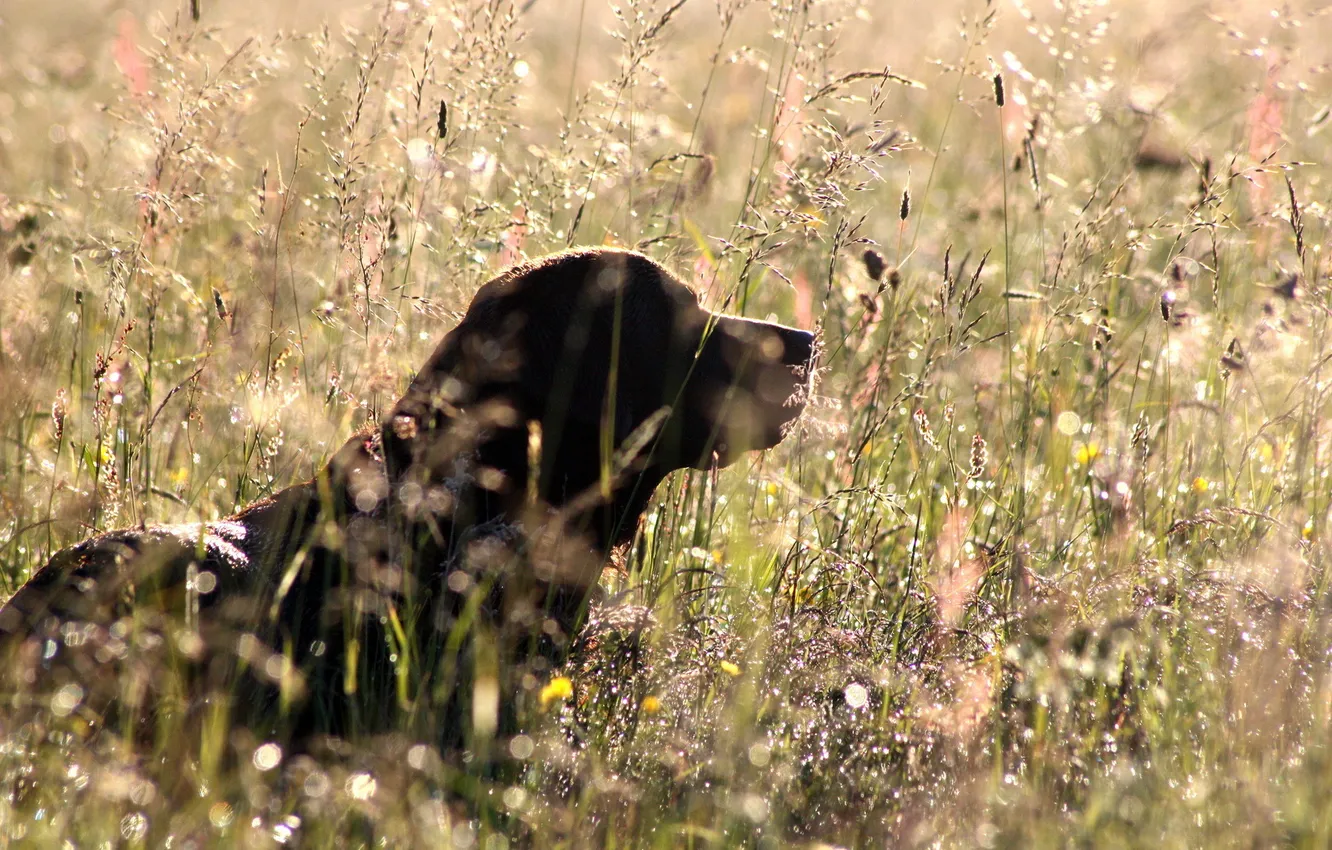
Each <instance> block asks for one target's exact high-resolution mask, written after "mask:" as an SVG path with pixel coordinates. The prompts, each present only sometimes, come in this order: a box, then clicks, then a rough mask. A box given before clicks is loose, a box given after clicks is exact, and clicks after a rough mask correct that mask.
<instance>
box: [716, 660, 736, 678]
mask: <svg viewBox="0 0 1332 850" xmlns="http://www.w3.org/2000/svg"><path fill="white" fill-rule="evenodd" d="M719 666H720V667H721V668H722V672H723V673H725V674H727V675H728V676H739V675H740V665H739V664H736V663H735V662H734V661H723V662H722V663H721V664H720V665H719Z"/></svg>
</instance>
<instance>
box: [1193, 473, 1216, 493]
mask: <svg viewBox="0 0 1332 850" xmlns="http://www.w3.org/2000/svg"><path fill="white" fill-rule="evenodd" d="M1211 486H1212V482H1210V481H1208V480H1207V479H1206V478H1203V477H1202V476H1201V475H1199V476H1198V477H1197V478H1195V479H1193V492H1195V493H1206V492H1207V488H1209V487H1211Z"/></svg>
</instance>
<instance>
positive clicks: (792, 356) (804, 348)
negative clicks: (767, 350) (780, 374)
mask: <svg viewBox="0 0 1332 850" xmlns="http://www.w3.org/2000/svg"><path fill="white" fill-rule="evenodd" d="M780 334H781V337H782V365H784V366H804V365H805V364H806V363H808V362H810V361H811V360H813V359H814V334H812V333H810V332H809V331H802V330H798V329H796V328H781V329H780Z"/></svg>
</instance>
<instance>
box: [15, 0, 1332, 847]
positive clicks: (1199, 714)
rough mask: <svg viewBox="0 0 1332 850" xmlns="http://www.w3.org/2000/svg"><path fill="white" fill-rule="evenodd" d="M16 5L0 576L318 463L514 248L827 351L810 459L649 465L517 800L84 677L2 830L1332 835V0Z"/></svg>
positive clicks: (800, 453) (535, 726) (393, 387)
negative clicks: (773, 327)
mask: <svg viewBox="0 0 1332 850" xmlns="http://www.w3.org/2000/svg"><path fill="white" fill-rule="evenodd" d="M192 8H193V9H197V10H198V12H199V15H198V19H197V20H196V19H194V18H193V17H192V16H191V9H192ZM0 17H2V18H3V25H0V48H2V49H0V56H3V59H0V193H2V194H0V253H2V254H3V258H2V259H0V391H2V392H3V394H4V399H5V402H6V403H5V404H4V405H3V406H0V433H3V435H4V440H3V443H0V506H2V509H0V577H3V582H4V585H5V590H12V588H14V587H17V586H18V584H20V583H21V582H22V581H23V580H24V579H25V578H26V577H27V576H28V575H29V574H30V573H31V571H32V570H34V569H35V568H37V567H39V566H40V565H41V564H42V563H44V562H45V560H46V559H47V558H48V557H49V555H50V554H51V553H52V552H53V551H55V550H57V549H59V548H62V547H64V546H66V545H69V544H71V543H73V542H76V541H78V540H80V539H83V538H84V537H86V536H88V535H89V534H90V533H92V532H93V531H94V530H102V529H106V528H112V527H123V526H131V525H134V524H137V523H140V522H194V521H198V520H200V519H211V518H215V517H219V516H223V515H225V514H227V513H230V512H231V511H233V510H235V509H236V508H237V507H239V506H241V505H244V504H246V503H248V502H250V501H252V500H254V499H256V498H259V497H262V496H264V495H267V494H269V493H271V492H273V491H275V490H277V489H280V488H282V487H284V486H287V485H288V484H290V483H293V482H295V481H298V480H302V479H303V478H305V477H308V476H309V475H310V474H311V473H312V471H313V470H314V469H316V468H317V466H318V465H319V464H320V463H321V462H322V461H324V460H325V459H326V458H327V455H328V454H329V452H331V451H332V450H333V449H334V448H336V447H337V446H338V445H340V443H341V441H342V440H343V439H344V438H345V437H346V436H347V435H348V434H350V433H351V432H352V430H353V429H355V428H356V427H359V426H360V425H362V424H363V423H365V422H367V421H377V419H378V417H379V416H380V414H381V413H382V412H383V411H384V410H385V409H386V406H387V405H391V404H392V402H393V401H394V400H395V399H396V398H397V396H398V394H399V393H400V392H401V390H402V388H403V387H404V386H405V383H406V380H407V378H408V376H409V375H410V372H411V370H412V369H413V368H415V367H417V366H419V365H420V364H421V363H422V361H423V360H424V357H425V356H426V354H427V353H428V352H429V350H430V349H431V348H432V346H433V344H434V342H435V341H436V340H438V338H439V337H440V336H441V335H442V334H443V333H444V331H446V330H447V329H448V328H449V327H451V326H452V323H453V321H454V319H455V317H456V313H457V311H459V310H461V309H463V308H464V307H465V306H466V304H467V302H468V300H469V298H470V296H471V293H472V292H473V291H474V290H475V288H476V287H477V286H478V285H479V284H480V283H481V282H483V281H484V280H485V279H487V278H488V277H489V276H491V275H493V274H494V273H496V272H497V271H498V270H499V269H501V268H503V267H505V266H506V265H508V264H509V263H511V262H513V261H515V260H517V259H520V258H524V257H531V256H537V255H540V254H543V253H546V252H548V251H552V250H557V249H560V248H563V247H565V246H566V245H569V244H590V245H596V244H615V245H623V246H629V247H638V248H640V249H641V250H644V251H645V252H647V253H649V254H651V255H652V256H654V257H656V258H658V259H660V260H662V261H663V262H665V263H667V264H668V265H670V266H671V267H672V268H673V269H675V270H676V271H677V272H678V273H680V275H681V276H682V277H684V278H686V279H688V280H690V281H691V282H692V283H694V284H695V285H696V286H697V287H698V288H699V290H700V291H701V292H703V293H704V294H705V302H706V304H707V306H709V307H710V308H713V309H725V310H727V311H730V312H736V313H740V312H743V313H744V314H745V315H749V316H755V317H759V318H765V317H768V316H772V317H775V318H777V319H779V320H781V321H784V322H787V323H792V324H797V325H801V326H804V327H811V328H813V327H817V328H819V329H820V330H821V333H822V350H823V356H822V361H821V366H820V369H821V373H820V377H819V384H818V387H817V389H816V397H815V398H814V399H813V400H812V401H811V403H810V405H809V409H808V412H807V414H806V416H805V418H804V420H803V421H802V422H801V427H800V428H799V429H798V431H796V432H795V433H793V434H792V435H791V436H790V437H789V438H788V439H787V441H786V442H784V443H783V444H782V445H781V446H780V447H779V448H777V449H775V450H773V451H771V452H767V453H765V454H763V455H755V456H753V457H752V458H751V459H749V460H747V461H745V462H743V463H740V464H738V465H737V466H736V467H734V468H731V469H728V470H725V471H722V472H720V473H690V474H682V475H679V476H677V477H674V478H672V479H670V480H669V481H667V482H666V483H664V484H663V485H662V486H661V487H660V488H659V490H658V493H657V496H656V501H655V502H654V505H653V507H652V509H651V510H650V512H649V514H648V516H647V517H646V521H645V523H644V525H643V529H642V533H641V534H640V536H639V538H638V539H637V541H636V543H635V547H634V549H633V550H632V551H631V552H630V553H628V554H627V556H626V557H625V558H624V559H623V569H621V570H618V571H614V572H610V571H608V574H607V575H606V576H605V578H604V580H603V585H604V586H605V590H606V591H607V593H608V595H609V596H610V598H611V600H612V602H613V603H614V604H613V605H608V606H607V607H605V608H604V609H602V610H599V611H598V612H596V613H595V615H594V618H593V620H594V622H593V623H592V624H591V625H590V626H589V630H588V632H587V633H586V634H585V635H584V636H583V639H582V641H581V643H580V647H581V649H580V652H579V653H577V654H576V655H575V657H574V658H573V660H572V661H571V662H570V663H569V665H568V666H567V668H566V669H564V670H560V671H554V672H553V673H552V675H551V676H550V677H549V679H547V680H545V681H541V682H537V683H535V684H534V688H535V690H534V693H535V694H536V695H537V698H536V699H534V700H533V706H532V710H531V712H530V716H529V717H528V718H527V725H526V731H525V733H524V734H523V735H521V736H519V737H518V738H515V739H513V740H511V741H508V742H506V743H505V744H504V745H505V746H507V748H508V753H509V754H510V755H511V756H512V757H513V759H514V761H515V762H517V763H520V764H522V765H524V767H523V769H522V770H521V771H518V772H517V773H515V775H511V776H510V775H497V774H495V773H487V771H485V770H483V769H480V768H477V769H472V768H471V767H469V766H468V764H467V763H466V762H459V761H458V760H456V759H452V758H451V757H450V756H449V754H447V753H446V754H441V753H439V752H437V751H436V750H435V748H434V747H433V746H432V744H431V742H428V741H427V742H418V741H414V740H408V739H406V738H393V739H392V740H356V739H354V740H350V741H348V742H347V745H346V747H345V749H344V750H342V751H340V752H336V753H330V754H328V756H327V757H326V758H325V759H316V758H312V757H309V756H289V754H287V753H284V752H282V750H281V747H279V746H278V745H277V744H275V743H273V742H265V741H256V740H250V739H248V738H247V736H246V735H245V734H243V733H232V732H231V731H230V730H229V729H228V728H227V725H226V723H225V718H224V717H219V718H217V719H216V722H215V723H213V724H212V725H205V727H204V728H202V729H200V730H196V731H195V732H194V733H193V734H197V735H198V736H199V737H200V741H199V742H198V745H197V746H194V747H192V748H191V749H192V752H194V753H196V754H197V758H195V759H194V760H192V761H190V762H189V763H184V764H181V763H168V764H163V763H162V760H163V758H164V755H163V754H165V753H167V752H177V751H178V750H175V749H173V746H172V741H171V738H172V735H173V733H174V732H179V731H180V730H179V729H175V728H173V727H171V726H170V725H169V723H168V724H166V725H164V728H163V729H162V731H161V734H160V736H159V737H160V746H159V748H158V749H157V750H154V751H152V752H131V751H130V749H129V748H128V747H127V746H124V745H122V744H119V743H117V742H116V741H114V740H111V738H112V736H109V735H104V736H101V737H99V738H95V739H92V740H87V741H85V740H84V739H83V737H82V735H81V729H80V726H79V724H80V715H79V712H78V711H77V707H78V703H79V701H80V699H81V696H80V695H79V694H75V693H73V692H62V694H61V695H60V701H59V702H54V703H53V704H52V705H51V706H50V709H51V715H52V718H53V719H52V726H51V728H52V729H53V730H54V731H53V732H52V734H51V736H50V737H49V738H48V739H47V740H45V741H38V740H34V739H33V738H32V737H24V735H23V734H22V733H21V732H18V731H16V732H15V734H13V735H11V736H10V737H9V738H7V739H6V740H4V741H2V742H0V775H3V777H4V787H5V790H6V796H5V797H4V798H3V799H2V800H0V831H3V834H5V835H6V836H7V837H8V838H9V839H10V840H13V841H20V842H30V843H32V844H35V845H37V846H60V845H61V843H62V842H63V841H65V840H69V841H72V842H75V843H76V844H78V845H79V846H83V845H85V844H87V845H92V844H95V843H97V842H102V841H112V842H118V841H124V842H126V843H131V844H132V843H134V842H136V841H138V842H144V843H148V844H153V845H156V844H158V843H160V842H161V841H163V840H164V839H165V838H166V836H168V835H171V836H173V846H186V845H189V844H193V845H195V846H203V845H205V844H212V843H224V844H226V843H230V844H236V845H243V846H252V844H253V843H254V842H255V841H257V840H259V838H260V837H262V838H263V839H264V840H271V841H278V842H293V841H300V842H304V843H305V844H306V845H307V846H323V845H324V844H327V843H330V842H335V841H336V842H338V843H340V844H341V845H344V846H361V845H370V844H374V843H382V844H383V845H384V846H396V845H400V844H408V843H420V844H423V845H430V846H444V845H446V844H451V845H452V846H455V847H461V848H465V847H472V846H476V847H484V848H500V847H504V846H510V845H523V844H531V845H536V846H553V845H561V846H569V847H586V846H642V845H651V846H713V845H724V846H733V845H736V846H749V845H765V846H784V845H787V844H800V843H802V842H808V843H810V844H811V845H814V844H818V843H825V844H834V845H846V846H861V845H863V846H882V845H884V844H885V843H888V844H890V845H892V846H898V845H912V846H914V845H946V846H954V845H973V844H975V845H982V846H1032V845H1050V846H1064V845H1067V844H1070V843H1075V842H1079V843H1082V842H1085V843H1088V844H1097V845H1103V846H1125V845H1135V844H1142V845H1150V846H1174V847H1198V846H1218V845H1232V844H1233V845H1246V846H1255V845H1256V846H1270V845H1273V844H1285V843H1291V844H1299V845H1309V846H1322V845H1325V844H1326V843H1328V841H1329V840H1330V833H1332V816H1329V809H1328V806H1327V804H1326V800H1327V799H1328V797H1329V793H1330V792H1332V750H1330V749H1329V744H1328V724H1329V722H1332V679H1329V677H1328V675H1327V659H1328V653H1329V650H1330V649H1332V629H1330V628H1329V627H1330V626H1332V620H1330V619H1329V617H1328V607H1329V599H1330V597H1329V591H1330V589H1329V585H1328V578H1327V568H1328V561H1327V560H1326V558H1325V555H1326V554H1327V549H1326V545H1325V538H1326V535H1327V533H1328V518H1329V502H1330V501H1332V482H1329V451H1332V447H1330V446H1329V440H1328V435H1329V433H1332V432H1330V431H1329V428H1328V426H1327V422H1326V421H1325V414H1327V413H1328V412H1329V410H1328V405H1329V400H1328V382H1329V376H1328V371H1329V366H1328V364H1327V363H1326V362H1325V351H1326V349H1327V335H1328V324H1329V319H1328V316H1329V307H1330V306H1332V301H1330V299H1329V288H1328V269H1327V261H1326V260H1325V259H1324V258H1323V251H1322V247H1323V243H1324V242H1325V241H1326V236H1327V215H1328V205H1329V203H1330V202H1332V200H1330V199H1329V197H1328V179H1327V174H1326V170H1325V168H1324V166H1323V163H1325V162H1326V161H1327V160H1328V158H1329V157H1328V150H1327V139H1328V138H1329V135H1328V132H1327V131H1326V127H1327V125H1328V123H1329V118H1328V115H1329V112H1328V107H1329V104H1328V102H1327V98H1326V91H1327V80H1326V76H1327V74H1326V67H1327V63H1328V62H1329V56H1328V55H1327V54H1328V48H1327V47H1326V45H1328V44H1330V43H1332V40H1329V35H1332V33H1330V32H1329V29H1328V28H1329V23H1328V20H1327V16H1326V15H1322V14H1318V13H1316V10H1315V9H1314V7H1313V6H1312V5H1309V6H1308V8H1306V7H1305V6H1300V5H1297V6H1293V7H1282V8H1281V11H1279V12H1272V11H1270V10H1269V9H1267V8H1263V7H1261V6H1260V5H1259V4H1234V5H1233V6H1225V7H1216V8H1213V9H1211V12H1210V13H1206V14H1205V13H1204V12H1203V10H1201V9H1195V8H1192V7H1190V8H1187V9H1185V8H1179V9H1175V8H1173V7H1167V6H1163V5H1161V4H1151V3H1146V2H1123V3H1114V4H1097V3H1060V4H1057V5H1041V4H1031V5H1027V4H1004V5H999V4H989V5H987V4H985V3H983V2H977V3H961V4H935V5H933V6H931V7H929V9H928V16H927V15H925V14H924V13H923V12H922V10H921V9H919V8H917V7H913V6H911V4H888V3H869V2H866V3H855V2H851V0H845V2H842V1H841V0H839V1H838V2H829V3H821V4H812V5H809V6H807V5H806V4H802V3H785V2H773V3H770V4H758V3H747V2H743V1H742V0H737V1H736V2H721V3H719V4H710V3H699V4H697V5H695V4H694V3H686V4H684V5H683V6H678V7H677V5H676V4H673V3H669V2H656V3H654V2H647V0H636V1H635V2H630V3H627V4H624V5H623V6H622V7H621V8H620V9H619V10H618V11H616V12H614V13H612V12H611V11H608V9H607V8H605V7H603V6H602V5H600V4H597V3H592V2H588V3H582V2H571V3H555V2H546V0H538V1H537V2H535V3H515V4H510V3H505V2H457V3H443V4H436V5H433V6H426V5H424V4H421V3H416V2H405V3H397V4H370V5H367V6H364V7H362V6H358V5H356V4H351V3H347V4H338V5H336V6H335V4H314V5H311V6H309V7H308V8H300V7H299V6H297V7H293V8H288V9H285V10H282V11H272V10H270V9H269V6H268V5H266V4H254V3H249V2H240V0H237V2H208V1H207V0H205V2H202V3H199V4H191V3H181V4H165V5H153V4H142V5H137V6H135V7H134V8H132V9H129V10H123V9H121V8H120V7H116V10H114V11H113V10H110V9H106V10H97V11H95V12H94V11H92V10H89V9H88V8H86V4H83V3H64V2H60V0H56V2H45V3H32V2H27V0H20V2H17V3H10V4H8V5H7V6H6V7H5V8H4V9H2V10H0ZM996 78H998V79H1000V80H1002V88H1003V98H1002V105H1000V104H999V103H998V102H997V98H996V94H997V86H996Z"/></svg>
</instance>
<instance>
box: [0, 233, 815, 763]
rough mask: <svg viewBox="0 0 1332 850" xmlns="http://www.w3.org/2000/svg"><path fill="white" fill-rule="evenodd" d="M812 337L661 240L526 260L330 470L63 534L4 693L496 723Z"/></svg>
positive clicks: (786, 382)
mask: <svg viewBox="0 0 1332 850" xmlns="http://www.w3.org/2000/svg"><path fill="white" fill-rule="evenodd" d="M815 349H816V341H815V335H814V334H812V333H810V332H807V331H803V330H797V329H794V328H789V327H784V326H781V325H777V324H773V323H769V322H760V321H753V320H749V319H743V318H736V317H732V316H723V315H718V314H714V313H710V312H708V311H706V310H704V309H703V308H702V307H701V306H700V305H699V302H698V298H697V296H696V294H695V293H694V292H693V291H692V290H691V289H690V288H689V287H688V286H687V285H686V284H684V283H683V282H681V281H680V280H679V279H677V278H676V277H674V276H673V275H672V274H671V273H670V272H669V271H667V270H666V269H665V268H664V267H662V266H661V265H659V264H657V263H656V262H654V261H652V260H651V259H649V258H647V257H646V256H643V255H641V254H638V253H634V252H630V251H622V250H611V249H591V250H573V251H569V252H565V253H561V254H556V255H553V256H549V257H546V258H543V259H539V260H535V261H532V262H528V263H525V264H521V265H518V266H515V267H513V268H510V269H509V270H507V271H505V272H503V273H502V274H500V275H499V276H498V277H496V278H494V279H493V280H491V281H489V282H488V283H486V284H484V285H483V286H482V287H481V288H480V290H479V291H478V292H477V293H476V295H475V297H474V299H473V300H472V302H471V305H470V307H469V309H468V310H467V312H466V314H465V315H464V316H463V318H462V319H461V321H460V322H459V324H458V325H457V326H456V327H455V328H454V329H453V330H452V331H450V332H449V333H448V334H447V335H446V336H445V337H444V338H443V340H442V341H441V342H440V344H439V346H438V347H437V348H436V350H435V351H434V353H433V354H432V355H431V357H430V358H429V360H428V361H427V362H426V364H425V366H424V368H423V369H422V370H421V371H420V373H419V374H418V375H417V376H416V377H415V379H414V380H413V381H412V382H411V384H410V386H409V387H408V389H407V391H406V393H405V394H404V395H403V397H402V398H401V399H400V400H399V401H398V402H397V403H396V404H395V405H394V406H393V407H392V409H391V410H390V411H389V412H388V414H387V415H386V416H385V417H384V418H383V421H382V423H381V425H380V426H379V427H377V428H373V429H365V430H362V431H361V432H359V433H357V434H355V435H353V436H352V437H351V438H350V439H349V440H348V441H347V443H346V444H345V445H344V446H343V447H342V448H341V449H340V450H339V451H337V452H336V453H335V454H334V455H333V456H332V458H331V459H330V460H329V462H328V463H327V465H326V466H325V467H324V468H323V469H322V470H321V471H320V472H319V473H318V474H317V475H316V476H315V477H314V478H313V479H311V480H310V481H307V482H305V483H302V484H298V485H295V486H292V487H289V488H287V489H285V490H282V491H280V492H278V493H276V494H275V495H273V496H272V497H270V498H267V499H263V500H261V501H259V502H256V503H254V504H252V505H250V506H249V507H247V508H245V509H244V510H242V511H241V512H240V513H238V514H236V515H235V516H232V517H229V518H227V519H224V520H219V521H216V522H208V523H202V524H197V525H175V526H156V527H149V528H145V529H137V530H123V531H112V532H108V533H105V534H102V535H100V536H97V537H94V538H92V539H90V540H87V541H85V542H83V543H81V544H78V545H76V546H74V547H72V548H69V549H66V550H64V551H62V552H60V553H58V554H56V555H55V556H54V557H53V558H52V559H51V560H50V562H49V563H48V564H47V565H46V566H45V567H43V568H42V569H41V570H39V571H38V572H37V573H36V574H35V575H34V576H33V577H32V578H31V579H30V580H29V581H28V582H27V584H25V585H23V586H22V587H21V588H20V589H19V590H18V591H17V592H16V593H15V594H14V596H13V597H12V598H11V599H10V600H9V601H8V602H7V603H6V604H5V605H4V606H3V608H0V653H4V654H5V657H4V659H3V660H2V662H0V663H3V664H4V665H5V666H4V668H3V670H0V677H2V679H0V680H3V681H6V682H7V683H8V684H7V687H6V688H5V692H4V693H3V694H2V695H0V696H3V702H0V716H4V715H6V714H7V715H8V717H9V722H10V723H11V724H12V723H15V722H22V723H27V724H30V727H31V728H30V729H29V733H30V734H31V733H33V732H35V733H36V734H38V735H39V736H40V735H49V734H50V733H51V732H52V731H53V730H58V729H63V730H66V731H68V730H69V729H71V728H76V731H77V732H78V733H79V734H81V735H85V736H86V735H89V734H94V733H97V732H98V731H100V730H101V729H103V728H106V727H108V726H109V727H110V728H111V729H112V730H113V731H120V732H127V731H128V732H129V733H130V734H131V735H138V736H140V737H144V736H149V737H150V736H151V735H153V734H154V730H155V729H160V728H164V727H163V724H164V723H169V722H174V721H173V718H174V719H175V720H179V719H181V718H184V719H186V720H190V721H191V722H193V724H194V725H192V726H190V727H189V728H191V729H199V730H208V729H212V730H227V729H231V728H235V727H244V728H247V729H249V730H250V731H251V732H252V734H253V735H254V736H256V737H257V738H262V739H265V740H276V741H281V742H285V743H286V745H287V746H288V747H289V748H290V749H291V750H306V749H309V747H310V746H311V745H312V742H313V741H315V740H319V739H327V738H332V739H338V738H348V737H352V736H356V735H364V734H370V735H374V734H381V733H393V732H396V733H404V734H407V735H408V736H411V737H412V738H414V739H424V740H430V739H431V738H432V737H433V739H434V740H435V741H437V742H439V743H440V744H441V745H442V746H443V747H445V748H454V749H456V748H460V747H462V748H473V749H475V748H483V747H485V746H487V742H489V741H493V740H494V739H496V738H497V737H502V736H503V735H510V734H513V733H514V732H515V731H516V728H517V726H516V724H517V720H516V718H517V716H518V713H519V707H520V706H521V704H522V703H523V701H524V700H526V699H530V698H532V694H533V692H534V690H536V689H538V688H539V685H540V684H541V683H542V682H544V681H545V680H546V679H548V678H549V675H550V673H549V671H550V670H551V669H553V667H554V666H556V665H558V664H560V663H561V662H562V661H563V660H564V658H565V657H566V655H567V653H568V651H569V647H570V644H571V639H572V637H573V636H574V635H576V633H577V632H578V630H579V628H580V627H581V625H582V624H583V622H584V619H585V617H586V613H587V610H588V605H589V602H590V601H591V600H592V598H593V597H594V596H595V594H596V588H597V582H598V579H599V577H600V575H601V572H602V570H603V568H604V567H605V566H606V564H607V562H608V559H610V558H612V557H613V556H614V555H615V554H616V553H617V552H619V551H622V550H623V549H624V548H625V547H626V546H627V545H628V544H629V543H630V542H631V541H632V539H633V537H634V535H635V534H636V533H637V530H638V526H639V520H640V518H641V516H642V514H643V512H644V510H645V509H646V507H647V505H648V501H649V499H650V498H651V495H652V492H653V490H654V489H655V488H656V486H657V485H658V484H659V483H660V482H661V481H662V480H663V479H664V478H665V477H666V476H667V475H669V474H670V473H671V472H673V471H675V470H679V469H685V468H692V469H710V468H713V467H719V466H725V465H727V464H730V463H733V462H735V461H736V460H738V459H740V458H741V457H743V456H744V455H745V453H746V452H750V451H754V450H761V449H766V448H770V447H772V446H775V445H776V444H777V443H778V442H779V441H781V440H782V438H783V436H784V434H785V433H786V431H787V430H788V429H789V428H790V427H791V425H792V423H793V422H795V420H796V419H797V417H798V416H799V415H800V413H801V410H802V408H803V406H804V403H805V399H806V397H807V394H808V392H809V389H810V382H811V380H812V372H813V368H814V359H815V353H816V352H815ZM0 722H4V721H0ZM29 739H30V740H31V737H29Z"/></svg>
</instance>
